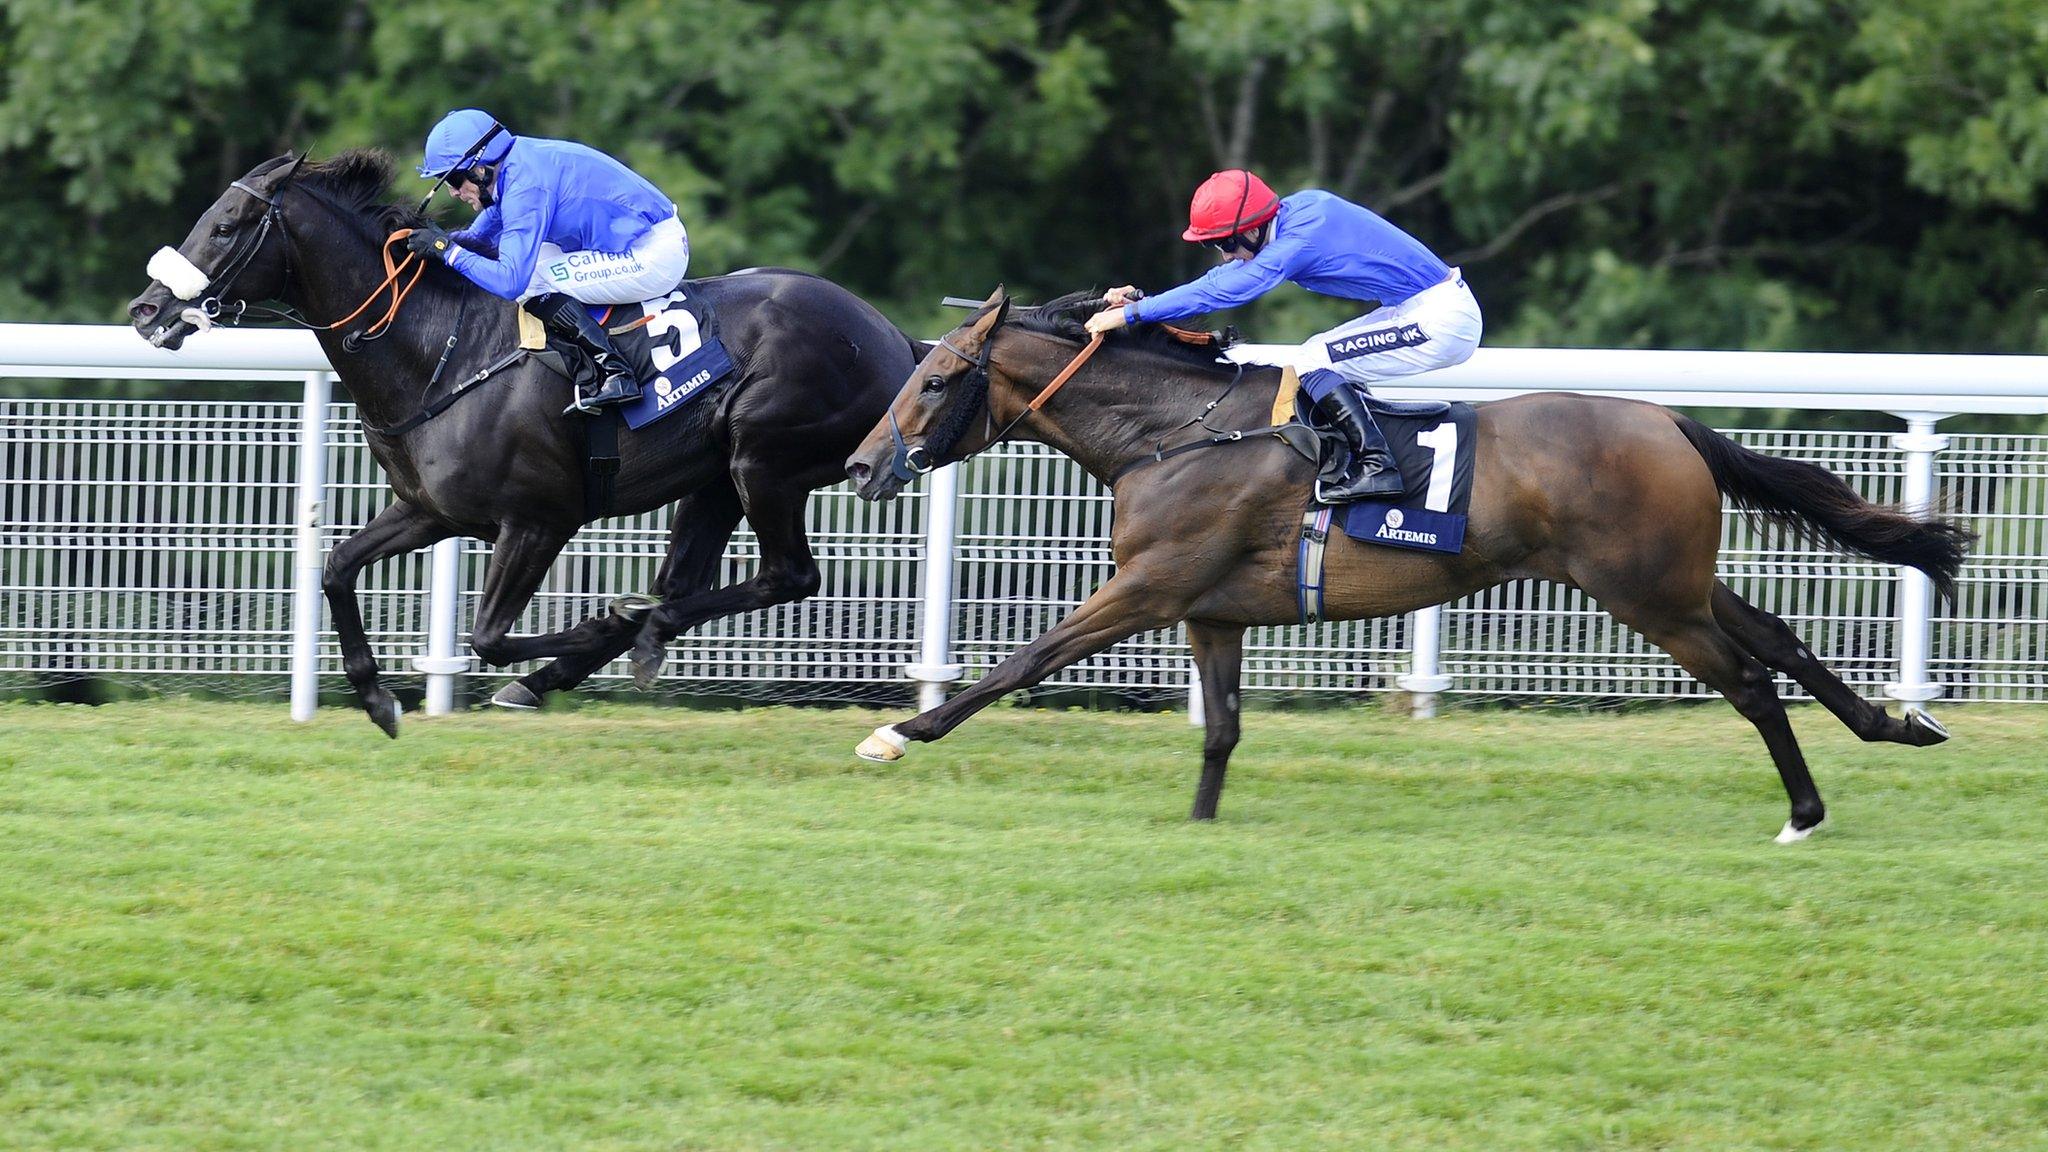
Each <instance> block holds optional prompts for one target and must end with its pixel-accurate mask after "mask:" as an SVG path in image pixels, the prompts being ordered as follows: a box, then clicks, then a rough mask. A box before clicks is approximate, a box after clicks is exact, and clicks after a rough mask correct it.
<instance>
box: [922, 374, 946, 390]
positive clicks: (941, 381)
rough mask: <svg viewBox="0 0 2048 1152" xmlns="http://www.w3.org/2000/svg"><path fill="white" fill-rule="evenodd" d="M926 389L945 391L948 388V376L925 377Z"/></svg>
mask: <svg viewBox="0 0 2048 1152" xmlns="http://www.w3.org/2000/svg"><path fill="white" fill-rule="evenodd" d="M924 390H925V391H927V392H944V391H945V390H946V378H945V377H944V376H927V377H925V378H924Z"/></svg>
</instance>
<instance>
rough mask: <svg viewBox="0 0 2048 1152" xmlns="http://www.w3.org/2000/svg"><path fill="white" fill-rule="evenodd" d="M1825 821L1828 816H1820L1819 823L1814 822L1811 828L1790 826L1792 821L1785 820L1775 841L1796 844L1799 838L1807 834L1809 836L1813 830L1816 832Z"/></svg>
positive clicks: (1803, 837)
mask: <svg viewBox="0 0 2048 1152" xmlns="http://www.w3.org/2000/svg"><path fill="white" fill-rule="evenodd" d="M1827 822H1828V818H1827V817H1825V816H1823V817H1821V818H1820V823H1819V824H1815V825H1814V826H1813V827H1811V828H1794V827H1793V826H1792V822H1791V821H1790V820H1787V821H1785V827H1784V828H1783V829H1782V830H1780V831H1779V833H1778V840H1777V842H1778V843H1780V844H1797V843H1799V842H1800V841H1801V840H1804V839H1806V838H1807V837H1808V836H1811V835H1813V834H1814V833H1815V832H1818V831H1819V830H1820V828H1821V826H1822V825H1824V824H1826V823H1827Z"/></svg>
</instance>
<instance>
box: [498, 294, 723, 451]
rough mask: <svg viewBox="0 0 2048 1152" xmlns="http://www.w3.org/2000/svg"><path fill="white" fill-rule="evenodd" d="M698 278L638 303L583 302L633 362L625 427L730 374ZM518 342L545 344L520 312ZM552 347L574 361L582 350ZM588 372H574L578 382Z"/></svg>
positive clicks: (651, 418) (657, 415) (536, 324)
mask: <svg viewBox="0 0 2048 1152" xmlns="http://www.w3.org/2000/svg"><path fill="white" fill-rule="evenodd" d="M696 284H697V281H692V280H685V281H683V283H682V285H681V286H680V287H678V288H677V289H676V290H675V291H673V292H671V293H669V294H668V295H666V296H658V297H656V298H654V299H652V300H646V301H642V302H641V303H639V304H586V305H584V307H585V308H586V309H588V310H589V312H590V315H591V318H592V319H594V320H596V321H597V322H598V323H600V324H603V325H605V327H606V328H607V329H608V330H609V331H610V332H611V335H612V344H613V345H614V346H615V347H617V348H618V350H619V353H620V354H621V355H623V356H624V357H625V358H626V361H627V363H629V364H630V365H632V368H633V374H634V375H635V376H637V377H638V378H639V380H640V385H641V393H640V398H639V399H638V400H635V401H633V402H631V403H629V404H626V405H624V406H623V407H622V408H621V409H620V411H621V412H622V413H623V415H624V416H625V419H626V426H627V427H628V428H644V427H646V426H647V425H649V424H652V423H654V422H655V421H656V420H659V419H661V418H662V417H664V416H667V415H668V414H669V413H671V412H674V411H675V410H676V409H678V408H681V407H682V406H683V405H685V404H688V403H689V402H690V401H692V400H695V399H697V398H698V397H699V396H702V395H704V394H706V393H707V392H710V391H711V390H712V385H714V384H717V383H718V382H719V381H721V380H724V379H725V378H726V377H728V376H730V375H732V372H733V368H734V367H735V365H734V363H733V358H732V355H731V354H730V353H728V352H727V351H726V349H725V345H724V344H723V343H721V342H720V341H719V339H718V320H717V317H716V316H714V315H713V314H712V310H711V303H710V301H708V300H705V299H703V298H702V297H700V296H697V295H695V294H694V292H693V289H694V287H695V285H696ZM519 332H520V345H521V346H522V347H526V348H538V347H545V346H546V342H547V336H546V333H545V332H543V331H541V324H540V321H538V320H535V319H533V318H532V317H531V316H529V315H528V314H527V313H526V311H525V309H521V310H520V312H519ZM556 347H558V348H559V349H561V350H562V352H563V353H564V354H565V355H566V356H569V357H571V358H572V362H573V361H574V360H580V359H581V358H582V357H581V354H580V353H578V352H577V351H576V350H575V349H574V348H573V347H571V346H569V345H566V344H557V345H556ZM586 375H589V374H588V373H585V372H578V373H577V376H578V378H579V381H580V380H581V379H582V378H583V377H585V376H586Z"/></svg>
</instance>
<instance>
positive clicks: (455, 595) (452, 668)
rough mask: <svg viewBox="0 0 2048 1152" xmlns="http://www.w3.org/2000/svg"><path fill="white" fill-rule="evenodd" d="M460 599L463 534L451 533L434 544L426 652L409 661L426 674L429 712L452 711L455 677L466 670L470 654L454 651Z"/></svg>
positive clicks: (427, 708) (453, 707)
mask: <svg viewBox="0 0 2048 1152" xmlns="http://www.w3.org/2000/svg"><path fill="white" fill-rule="evenodd" d="M461 602H462V538H461V537H459V536H451V537H449V538H448V539H446V540H443V541H441V542H440V543H438V544H435V545H434V567H433V582H432V584H431V585H430V590H429V591H428V593H427V654H426V655H425V656H415V657H413V661H412V666H413V667H414V668H415V669H417V670H419V671H421V672H424V673H426V674H427V699H426V713H427V715H429V716H446V715H448V714H449V713H450V712H453V711H455V678H456V677H457V676H458V675H460V674H461V673H464V672H467V671H469V658H468V657H466V656H458V655H456V654H455V634H456V632H457V630H458V623H457V618H458V616H459V613H458V612H457V611H456V608H457V607H458V606H459V605H460V604H461Z"/></svg>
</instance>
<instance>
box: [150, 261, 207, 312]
mask: <svg viewBox="0 0 2048 1152" xmlns="http://www.w3.org/2000/svg"><path fill="white" fill-rule="evenodd" d="M145 271H147V272H148V273H149V275H150V279H152V280H157V281H160V282H161V283H162V284H163V286H164V287H166V288H169V289H170V290H171V295H173V296H176V297H177V298H178V299H180V300H195V299H198V297H199V294H200V293H201V292H204V291H206V286H207V285H208V284H210V283H212V282H213V277H211V276H208V275H207V274H206V273H204V272H201V271H200V270H199V266H198V265H196V264H194V263H192V262H191V261H190V260H187V259H185V254H184V253H183V252H180V251H178V250H177V249H176V248H159V249H157V250H156V255H154V256H151V257H150V258H149V267H148V268H146V269H145Z"/></svg>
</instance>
